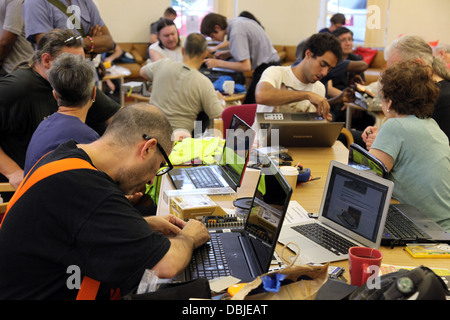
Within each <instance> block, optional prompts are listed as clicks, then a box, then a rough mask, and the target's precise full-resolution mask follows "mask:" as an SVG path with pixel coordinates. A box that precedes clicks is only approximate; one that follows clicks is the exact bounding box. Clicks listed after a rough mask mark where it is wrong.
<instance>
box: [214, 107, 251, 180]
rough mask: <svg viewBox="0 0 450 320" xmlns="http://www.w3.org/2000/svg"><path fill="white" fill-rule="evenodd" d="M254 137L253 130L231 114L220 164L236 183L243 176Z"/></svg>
mask: <svg viewBox="0 0 450 320" xmlns="http://www.w3.org/2000/svg"><path fill="white" fill-rule="evenodd" d="M254 138H255V131H254V130H253V129H251V128H250V127H249V126H248V125H247V124H246V123H245V122H243V121H242V120H241V119H239V118H238V117H236V116H233V119H232V120H231V124H230V128H229V129H227V135H226V139H225V148H224V150H223V154H222V158H221V160H220V164H221V165H224V169H226V171H227V173H228V175H229V176H230V178H231V179H233V181H235V182H236V183H237V184H238V183H239V182H240V180H241V178H242V177H243V175H242V173H243V172H244V170H245V167H246V165H247V160H248V154H249V152H250V147H251V145H252V144H253V140H254ZM238 185H239V184H238Z"/></svg>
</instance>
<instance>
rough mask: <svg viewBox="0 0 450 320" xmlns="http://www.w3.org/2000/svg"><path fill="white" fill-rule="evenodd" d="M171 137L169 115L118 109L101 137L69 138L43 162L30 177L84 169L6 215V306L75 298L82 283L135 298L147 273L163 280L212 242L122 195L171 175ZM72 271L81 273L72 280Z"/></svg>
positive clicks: (1, 279)
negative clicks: (70, 165)
mask: <svg viewBox="0 0 450 320" xmlns="http://www.w3.org/2000/svg"><path fill="white" fill-rule="evenodd" d="M171 135H172V131H171V129H170V124H169V122H168V120H167V118H166V117H165V116H164V114H163V113H162V112H161V111H160V110H159V109H158V108H157V107H155V106H152V105H149V104H146V103H141V104H136V105H130V106H127V107H125V108H122V109H120V110H119V111H118V112H117V114H116V115H115V116H114V118H113V119H112V121H111V124H110V125H109V126H108V128H107V130H106V132H105V133H104V135H103V136H102V137H101V138H100V139H98V140H96V141H94V142H92V143H90V144H76V143H75V142H74V141H73V140H71V141H69V142H66V143H63V144H61V145H60V146H59V147H58V148H57V149H56V150H54V151H53V152H51V153H49V154H48V155H46V156H45V157H44V158H42V159H41V160H40V161H39V162H38V163H37V164H36V166H35V168H34V169H33V170H32V171H30V179H32V178H33V177H34V176H35V174H38V170H39V169H43V170H48V169H45V168H48V165H50V166H54V167H56V169H58V168H61V166H64V164H62V162H61V160H62V161H64V160H67V159H71V158H72V159H73V158H75V159H78V161H80V163H82V164H84V165H85V166H86V168H85V169H71V170H66V171H62V172H59V173H55V174H53V175H50V176H48V177H47V178H43V179H41V180H40V181H38V182H37V183H38V184H39V187H37V185H35V186H34V187H31V188H29V189H28V190H27V191H26V192H25V193H24V194H23V195H21V196H20V197H18V199H17V200H16V202H15V203H14V204H13V205H12V206H11V208H10V209H9V211H8V212H7V213H6V215H5V217H4V219H3V224H2V225H1V229H0V238H1V239H2V241H0V299H2V300H4V299H8V300H34V299H42V300H43V299H49V300H50V299H58V300H64V299H75V297H76V296H77V293H78V290H75V289H72V288H71V286H69V285H68V284H72V285H74V282H75V280H74V278H75V277H78V278H79V279H78V280H79V283H80V282H81V281H82V279H84V277H89V278H91V279H93V280H96V281H98V282H100V288H99V291H98V293H97V299H108V298H109V297H110V294H111V290H115V289H119V290H120V293H121V295H122V296H125V295H128V294H130V293H133V292H135V289H136V288H137V287H138V285H139V281H140V280H141V278H142V275H143V274H144V272H145V270H146V269H150V270H153V271H154V272H155V274H156V275H157V276H158V277H159V278H160V279H166V278H167V279H171V278H173V277H174V276H175V275H177V274H178V273H180V272H181V271H183V270H184V269H185V268H186V267H187V266H188V264H189V262H190V260H191V257H192V252H193V250H194V249H195V248H197V247H199V246H201V245H202V244H204V243H205V242H206V241H208V240H209V234H208V230H207V229H206V227H205V226H204V225H203V224H202V223H201V222H200V221H198V220H195V219H193V220H190V221H188V222H184V221H183V220H181V219H178V218H176V217H174V216H171V215H167V216H151V217H148V218H143V217H142V216H141V215H140V213H139V212H138V211H137V210H136V209H135V208H134V207H133V206H132V204H131V203H130V201H129V200H128V199H127V198H126V196H125V195H126V194H134V193H136V192H137V191H138V190H141V189H143V188H145V184H146V183H148V182H149V183H152V182H153V180H154V179H155V176H156V175H161V174H163V173H165V172H167V171H160V167H161V165H166V166H167V165H169V163H166V162H167V160H166V159H168V156H167V155H168V154H170V152H171V151H172V146H173V142H172V141H171ZM167 168H171V167H170V165H169V166H167ZM28 181H30V180H28ZM19 191H20V189H19ZM49 195H51V201H43V199H48V197H49ZM11 244H14V245H11ZM69 267H78V270H79V272H78V273H76V272H75V273H68V270H69ZM82 277H83V278H82ZM70 280H72V282H71V281H70ZM115 291H116V292H117V290H115Z"/></svg>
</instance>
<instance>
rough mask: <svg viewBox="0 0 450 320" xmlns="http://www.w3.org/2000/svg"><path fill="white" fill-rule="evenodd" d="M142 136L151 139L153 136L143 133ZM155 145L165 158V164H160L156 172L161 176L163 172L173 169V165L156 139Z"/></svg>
mask: <svg viewBox="0 0 450 320" xmlns="http://www.w3.org/2000/svg"><path fill="white" fill-rule="evenodd" d="M142 137H143V138H144V139H145V140H151V139H153V138H151V137H149V136H148V135H146V134H144V135H142ZM156 146H157V147H158V149H159V152H161V154H162V155H163V157H164V160H166V164H165V165H161V168H160V169H159V171H158V172H157V173H156V175H157V176H162V175H163V174H166V173H167V172H169V171H170V170H172V169H173V165H172V163H171V162H170V160H169V157H168V156H167V153H166V152H165V151H164V149H163V147H162V146H161V145H160V144H159V142H158V141H156Z"/></svg>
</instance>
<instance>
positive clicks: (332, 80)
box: [321, 27, 375, 130]
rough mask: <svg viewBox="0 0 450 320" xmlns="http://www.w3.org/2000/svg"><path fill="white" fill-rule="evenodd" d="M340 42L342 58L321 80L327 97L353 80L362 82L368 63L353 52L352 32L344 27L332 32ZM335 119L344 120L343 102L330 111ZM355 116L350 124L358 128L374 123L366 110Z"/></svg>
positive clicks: (338, 93) (361, 128)
mask: <svg viewBox="0 0 450 320" xmlns="http://www.w3.org/2000/svg"><path fill="white" fill-rule="evenodd" d="M333 35H334V36H336V37H337V38H338V40H339V42H340V43H341V48H342V53H343V60H342V61H341V62H340V63H338V65H337V66H336V68H335V69H334V70H332V71H330V72H329V73H328V75H327V76H326V77H324V78H323V79H322V80H321V81H322V83H323V84H324V85H325V86H326V90H327V97H330V98H333V97H336V96H339V95H340V94H341V93H342V91H343V90H344V89H345V88H349V87H352V86H353V84H354V82H357V83H360V84H362V83H363V82H364V74H363V72H364V71H365V70H367V68H368V65H367V63H366V62H364V61H362V57H360V56H358V55H355V54H354V53H353V32H352V31H351V30H349V29H347V28H345V27H342V28H339V29H337V30H336V31H334V32H333ZM331 112H332V113H333V118H334V120H335V121H343V122H344V121H345V120H346V110H345V109H344V108H343V104H336V105H335V106H334V107H333V109H332V111H331ZM353 113H354V115H355V117H354V119H352V125H353V126H354V127H355V128H356V129H358V130H364V128H366V127H367V126H368V125H373V124H374V123H375V120H374V118H373V117H372V116H371V115H369V114H367V112H353Z"/></svg>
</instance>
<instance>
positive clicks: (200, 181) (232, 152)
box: [169, 115, 255, 191]
mask: <svg viewBox="0 0 450 320" xmlns="http://www.w3.org/2000/svg"><path fill="white" fill-rule="evenodd" d="M254 138H255V131H254V130H253V129H252V128H251V127H250V126H249V125H248V124H247V123H245V121H243V120H242V119H240V118H239V117H238V116H236V115H233V118H232V120H231V124H230V127H229V128H228V129H227V135H226V139H225V144H224V147H223V151H222V155H221V158H220V160H219V163H218V164H217V165H210V166H198V167H189V168H175V169H173V170H171V171H170V172H169V177H170V179H171V181H172V183H173V185H174V186H175V188H176V189H178V190H192V189H203V188H224V187H231V188H232V189H233V190H234V191H236V189H237V188H238V187H239V186H240V185H241V182H242V179H243V178H244V173H245V169H246V167H247V162H248V158H249V154H250V149H251V147H252V144H253V140H254Z"/></svg>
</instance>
